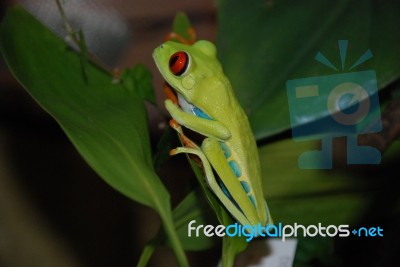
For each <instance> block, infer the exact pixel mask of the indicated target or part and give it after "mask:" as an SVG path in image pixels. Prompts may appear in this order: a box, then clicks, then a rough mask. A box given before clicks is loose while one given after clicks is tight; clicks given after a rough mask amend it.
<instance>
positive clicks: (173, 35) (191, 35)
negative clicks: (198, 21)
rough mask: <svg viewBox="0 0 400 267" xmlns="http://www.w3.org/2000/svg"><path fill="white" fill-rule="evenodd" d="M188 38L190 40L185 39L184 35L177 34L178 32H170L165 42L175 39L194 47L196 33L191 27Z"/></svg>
mask: <svg viewBox="0 0 400 267" xmlns="http://www.w3.org/2000/svg"><path fill="white" fill-rule="evenodd" d="M187 33H188V36H189V38H188V39H186V38H184V37H183V36H182V35H180V34H178V33H176V32H170V33H168V34H167V35H165V37H164V42H166V41H169V40H172V39H175V40H177V41H179V42H180V43H182V44H187V45H192V44H194V42H195V41H196V31H195V30H194V29H193V28H192V27H190V28H189V29H188V32H187Z"/></svg>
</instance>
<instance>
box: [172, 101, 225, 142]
mask: <svg viewBox="0 0 400 267" xmlns="http://www.w3.org/2000/svg"><path fill="white" fill-rule="evenodd" d="M164 103H165V108H166V109H167V110H168V112H169V114H170V115H171V117H172V118H174V119H175V120H176V121H177V122H178V123H179V124H180V125H183V126H185V127H186V128H189V129H191V130H193V131H195V132H198V133H200V134H202V135H204V136H207V137H213V138H215V139H217V140H221V141H225V140H228V139H229V138H230V137H231V133H230V131H229V130H228V129H227V128H226V127H225V126H224V125H222V123H220V122H218V121H215V120H207V119H204V118H200V117H196V116H194V115H192V114H189V113H186V112H184V111H183V110H182V109H180V108H179V107H178V106H177V105H175V104H174V103H173V102H172V101H171V100H170V99H166V100H165V102H164Z"/></svg>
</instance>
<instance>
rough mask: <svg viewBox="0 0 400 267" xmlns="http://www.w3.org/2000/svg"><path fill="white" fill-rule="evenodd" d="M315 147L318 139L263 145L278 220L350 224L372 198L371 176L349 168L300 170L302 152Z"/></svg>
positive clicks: (267, 183)
mask: <svg viewBox="0 0 400 267" xmlns="http://www.w3.org/2000/svg"><path fill="white" fill-rule="evenodd" d="M315 149H318V145H317V142H316V141H313V142H294V141H293V140H290V139H288V140H283V141H279V142H275V143H273V144H269V145H266V146H263V147H262V148H260V162H261V169H262V174H263V187H264V194H265V197H266V200H267V203H268V206H269V207H270V211H271V215H272V217H273V220H274V222H275V223H279V222H283V223H287V224H293V223H295V222H297V223H300V224H304V225H308V224H315V222H321V223H325V224H343V223H346V224H349V223H351V222H355V221H356V220H357V219H358V218H359V216H360V215H361V214H362V213H363V212H364V211H365V209H366V205H367V203H368V202H369V201H370V200H371V192H374V190H375V185H374V181H373V180H371V179H366V178H365V177H358V176H357V175H355V174H354V173H352V172H349V171H348V170H347V171H346V170H340V169H333V170H304V169H299V167H298V165H297V160H298V157H299V155H300V154H301V153H303V152H305V151H309V150H315Z"/></svg>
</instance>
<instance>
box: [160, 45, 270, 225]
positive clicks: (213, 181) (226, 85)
mask: <svg viewBox="0 0 400 267" xmlns="http://www.w3.org/2000/svg"><path fill="white" fill-rule="evenodd" d="M216 54H217V51H216V47H215V46H214V44H212V43H211V42H208V41H204V40H201V41H197V42H196V43H194V44H193V45H188V44H181V43H177V42H172V41H167V42H165V43H163V44H162V45H160V46H159V47H157V48H156V49H155V50H154V53H153V58H154V60H155V63H156V65H157V67H158V69H159V71H160V72H161V74H162V76H163V77H164V79H165V80H166V81H167V83H168V84H169V85H170V86H171V87H172V88H173V90H174V91H175V92H176V94H177V98H174V97H170V98H171V99H166V100H165V107H166V109H167V111H168V112H169V113H170V115H171V116H172V118H173V120H172V121H171V126H172V127H173V128H174V129H175V130H177V131H178V132H179V134H180V136H181V137H183V141H184V144H185V147H178V148H176V149H174V150H172V151H171V154H172V155H175V154H178V153H188V154H194V155H197V156H198V157H199V158H200V161H201V163H202V167H203V171H204V175H205V179H206V182H207V184H208V186H209V188H210V189H211V191H212V192H213V193H214V194H215V195H216V196H217V197H218V199H219V200H220V201H221V202H222V204H223V205H224V206H225V207H226V209H227V210H228V211H229V212H230V214H231V215H232V216H233V217H234V218H235V219H236V220H237V221H238V222H239V223H240V224H242V225H252V226H255V225H258V224H259V223H260V224H261V225H263V226H266V225H268V224H271V223H272V220H271V217H270V214H269V210H268V206H267V204H266V202H265V199H264V195H263V191H262V184H261V170H260V163H259V157H258V150H257V145H256V142H255V139H254V136H253V134H252V131H251V128H250V124H249V121H248V118H247V116H246V114H245V112H244V111H243V109H242V107H241V106H240V104H239V103H238V101H237V99H236V97H235V95H234V92H233V90H232V87H231V84H230V82H229V80H228V78H227V77H226V76H225V75H224V73H223V70H222V67H221V64H220V62H219V61H218V59H217V57H216ZM174 99H175V100H174ZM180 125H182V126H184V127H186V128H189V129H191V130H193V131H195V132H197V133H200V134H201V135H203V136H204V137H205V139H204V140H203V141H202V143H201V145H200V146H198V145H197V144H195V143H194V142H193V141H191V140H190V139H189V138H187V137H186V136H184V134H183V132H182V129H181V127H180ZM213 170H214V171H215V173H216V174H217V175H214V171H213Z"/></svg>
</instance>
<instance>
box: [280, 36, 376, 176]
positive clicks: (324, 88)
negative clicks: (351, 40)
mask: <svg viewBox="0 0 400 267" xmlns="http://www.w3.org/2000/svg"><path fill="white" fill-rule="evenodd" d="M347 44H348V41H347V40H339V51H340V58H341V65H342V66H341V67H342V71H344V70H345V60H346V51H347ZM370 58H372V52H371V51H370V50H367V51H366V52H365V53H364V54H363V55H362V56H361V57H360V58H359V59H358V60H357V61H356V62H355V63H354V64H353V65H352V66H351V67H350V68H349V71H350V72H342V73H337V74H332V75H324V76H317V77H309V78H302V79H295V80H289V81H287V82H286V89H287V95H288V102H289V111H290V122H291V126H292V136H293V139H294V140H296V141H303V140H315V139H321V150H317V151H307V152H305V153H303V154H301V155H300V156H299V168H301V169H331V168H332V138H334V137H339V136H346V138H347V163H348V164H379V163H380V161H381V153H380V151H379V150H378V149H376V148H374V147H370V146H359V145H358V144H357V136H358V135H360V134H365V133H375V132H379V131H381V130H382V122H381V114H380V105H379V98H378V87H377V81H376V73H375V71H373V70H365V71H353V69H354V68H355V67H357V66H359V65H360V64H362V63H364V62H365V61H367V60H369V59H370ZM315 59H316V60H317V61H319V62H321V63H322V64H324V65H326V66H327V67H329V68H332V69H334V70H335V71H338V69H337V68H336V67H335V66H334V65H333V64H332V63H331V62H330V61H329V60H328V59H327V58H326V57H325V56H324V55H323V54H322V53H320V52H318V53H317V55H316V56H315ZM316 114H318V116H319V117H321V119H317V120H316V119H315V116H316Z"/></svg>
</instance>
